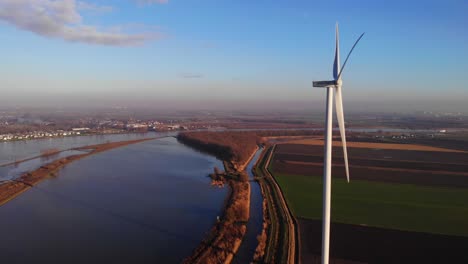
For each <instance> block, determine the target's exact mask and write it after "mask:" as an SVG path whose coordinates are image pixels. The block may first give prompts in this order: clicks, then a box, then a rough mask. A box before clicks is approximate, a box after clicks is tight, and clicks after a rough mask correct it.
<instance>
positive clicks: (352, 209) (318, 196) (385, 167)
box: [269, 140, 468, 263]
mask: <svg viewBox="0 0 468 264" xmlns="http://www.w3.org/2000/svg"><path fill="white" fill-rule="evenodd" d="M299 142H300V143H301V144H297V143H298V141H296V142H294V144H288V143H286V144H278V145H277V147H276V150H275V155H274V157H273V159H272V161H271V163H270V167H269V169H270V171H271V172H272V174H273V175H274V176H275V178H276V180H277V181H278V183H279V184H280V186H281V188H282V190H283V192H284V194H285V196H286V199H287V202H288V204H289V206H290V207H291V209H292V211H293V213H294V215H295V216H296V217H297V218H298V219H299V223H300V233H301V244H302V246H301V255H302V259H303V262H305V263H313V262H314V261H317V260H318V259H317V255H318V254H320V247H321V244H320V241H321V224H320V223H321V220H320V219H321V215H322V164H323V163H322V160H323V155H322V152H323V146H321V145H318V144H316V142H317V141H316V140H315V142H314V143H313V144H302V143H307V140H302V141H299ZM309 143H310V142H309ZM353 143H354V144H350V145H351V146H348V153H349V154H348V156H349V157H350V160H349V163H350V177H351V182H350V183H347V182H346V180H345V173H344V165H343V157H342V156H343V155H342V148H341V146H340V145H339V144H337V143H335V144H334V146H335V147H334V148H333V155H334V159H333V164H334V166H333V169H332V175H333V176H332V177H333V180H332V212H331V215H332V222H333V224H332V233H331V234H332V242H331V243H332V247H331V254H332V257H334V258H338V259H344V260H353V261H358V262H370V263H397V262H398V263H404V262H405V261H402V260H408V261H407V262H406V263H409V262H415V261H418V260H421V261H423V260H424V261H425V262H430V263H444V262H443V261H442V257H443V256H444V255H449V256H451V259H452V260H454V261H455V260H460V259H463V260H467V259H468V257H467V256H465V255H466V254H464V253H463V252H464V249H466V248H468V155H467V153H465V152H461V151H451V150H450V149H439V148H431V147H427V146H423V147H422V148H419V147H418V145H412V146H411V147H409V148H405V147H406V146H407V145H406V144H389V145H391V147H388V148H386V146H385V144H382V143H377V145H376V144H375V143H372V144H367V145H360V147H353V145H354V146H356V144H359V142H353ZM363 146H365V147H363ZM334 226H335V228H333V227H334ZM334 232H336V233H334ZM376 247H379V250H377V249H376ZM349 248H354V251H352V250H350V249H349ZM436 249H437V250H436ZM369 252H373V253H372V254H370V253H369ZM398 259H399V260H400V261H396V260H398ZM410 259H411V260H412V261H409V260H410ZM438 259H439V260H440V261H437V260H438ZM377 260H379V261H377ZM385 260H388V262H386V261H385ZM431 260H432V261H433V262H431ZM462 262H464V261H462ZM343 263H346V261H344V262H343Z"/></svg>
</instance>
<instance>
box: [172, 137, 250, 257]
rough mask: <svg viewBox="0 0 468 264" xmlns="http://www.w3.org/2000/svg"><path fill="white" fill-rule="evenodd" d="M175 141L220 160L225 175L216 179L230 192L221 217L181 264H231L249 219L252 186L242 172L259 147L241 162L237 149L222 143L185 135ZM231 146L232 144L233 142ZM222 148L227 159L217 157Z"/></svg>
mask: <svg viewBox="0 0 468 264" xmlns="http://www.w3.org/2000/svg"><path fill="white" fill-rule="evenodd" d="M189 135H190V134H189ZM192 135H193V134H192ZM198 135H199V134H198ZM198 135H197V136H198ZM242 136H245V135H242ZM178 139H180V141H181V142H182V143H184V144H186V145H189V146H191V147H193V148H195V149H197V150H199V151H203V152H208V153H210V154H213V155H216V156H218V157H220V156H221V157H223V160H224V162H223V163H224V169H225V173H224V174H222V175H218V177H217V178H219V176H220V177H221V178H223V180H224V181H226V182H227V183H228V185H229V188H230V195H229V197H228V198H227V200H226V202H225V206H224V208H222V215H221V217H220V218H219V220H218V222H217V223H216V224H215V226H214V227H213V228H212V229H211V230H210V232H209V233H208V235H207V236H206V237H205V239H204V240H203V241H202V242H201V243H200V245H199V246H198V247H197V248H196V249H195V250H194V251H193V254H192V255H191V256H190V257H188V258H186V259H185V260H184V263H187V264H188V263H231V262H232V260H233V258H234V255H235V254H236V253H237V251H238V250H239V247H240V245H241V243H242V240H243V238H244V236H245V234H246V232H247V226H246V224H247V222H248V221H249V218H250V199H251V197H250V196H251V190H250V188H251V186H250V182H249V179H248V176H247V174H246V172H245V168H246V167H247V165H248V163H249V162H250V161H251V159H252V158H253V157H254V155H255V153H256V152H257V150H258V146H256V145H254V148H253V149H252V150H253V151H252V152H251V153H248V155H245V153H243V154H242V156H243V157H244V158H241V159H238V158H237V159H236V158H234V157H239V156H240V155H239V153H236V151H235V150H236V148H235V147H231V146H230V145H229V143H226V142H223V143H224V144H220V145H216V144H217V142H216V141H214V142H213V141H211V142H209V143H208V144H206V142H204V140H205V138H192V137H189V136H187V135H185V136H183V137H182V138H179V137H178ZM200 139H201V140H200ZM250 141H251V139H250ZM230 142H235V140H232V141H230ZM221 148H222V149H224V150H226V151H229V152H230V153H231V155H229V156H228V157H226V156H224V155H220V149H221ZM233 150H234V151H233ZM231 151H232V152H231ZM244 151H245V150H244Z"/></svg>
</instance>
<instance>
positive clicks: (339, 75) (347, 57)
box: [336, 33, 365, 80]
mask: <svg viewBox="0 0 468 264" xmlns="http://www.w3.org/2000/svg"><path fill="white" fill-rule="evenodd" d="M364 34H365V33H362V34H361V36H360V37H359V38H358V39H357V40H356V42H354V45H353V47H352V48H351V50H350V51H349V53H348V56H346V60H345V61H344V63H343V66H342V67H341V70H340V73H339V74H338V78H337V79H336V80H338V79H340V78H341V74H342V73H343V69H344V67H345V66H346V63H347V62H348V59H349V56H350V55H351V52H353V50H354V47H356V45H357V44H358V42H359V41H360V40H361V38H362V37H363V36H364Z"/></svg>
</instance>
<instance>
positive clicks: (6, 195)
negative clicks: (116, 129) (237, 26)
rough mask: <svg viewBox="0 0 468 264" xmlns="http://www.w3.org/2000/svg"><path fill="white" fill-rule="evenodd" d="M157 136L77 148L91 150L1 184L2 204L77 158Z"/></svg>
mask: <svg viewBox="0 0 468 264" xmlns="http://www.w3.org/2000/svg"><path fill="white" fill-rule="evenodd" d="M153 139H155V138H146V139H137V140H129V141H121V142H111V143H105V144H99V145H91V146H85V147H80V148H75V150H89V152H87V153H84V154H80V155H73V156H68V157H65V158H62V159H58V160H55V161H53V162H51V163H48V164H46V165H43V166H41V167H40V168H38V169H36V170H34V171H31V172H27V173H25V174H23V175H21V176H20V177H19V178H18V179H16V180H12V181H8V182H5V183H3V184H1V185H0V205H3V204H5V203H7V202H8V201H10V200H11V199H13V198H15V197H16V196H18V195H20V194H21V193H23V192H25V191H27V190H28V189H29V188H31V187H33V186H34V185H36V184H37V183H39V182H40V181H42V180H43V179H45V178H47V177H50V176H55V174H56V173H57V172H58V170H60V169H61V168H62V167H64V166H65V165H67V164H69V163H70V162H73V161H75V160H78V159H81V158H84V157H87V156H90V155H93V154H96V153H100V152H103V151H106V150H110V149H114V148H118V147H122V146H126V145H130V144H135V143H139V142H143V141H147V140H153Z"/></svg>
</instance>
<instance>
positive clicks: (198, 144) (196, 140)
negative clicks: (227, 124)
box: [177, 131, 260, 164]
mask: <svg viewBox="0 0 468 264" xmlns="http://www.w3.org/2000/svg"><path fill="white" fill-rule="evenodd" d="M177 139H178V140H179V141H180V142H182V143H184V144H186V145H188V146H192V147H194V148H196V149H199V150H201V151H204V152H207V153H210V154H212V155H215V156H216V157H218V158H219V159H221V160H225V161H232V162H235V163H239V164H241V163H244V162H246V161H247V160H248V159H249V158H250V155H252V153H253V152H254V151H255V148H256V147H257V144H259V143H260V142H259V141H258V137H257V135H256V133H255V132H243V131H242V132H240V131H235V132H234V131H226V132H209V131H202V132H185V133H180V134H179V135H178V136H177Z"/></svg>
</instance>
